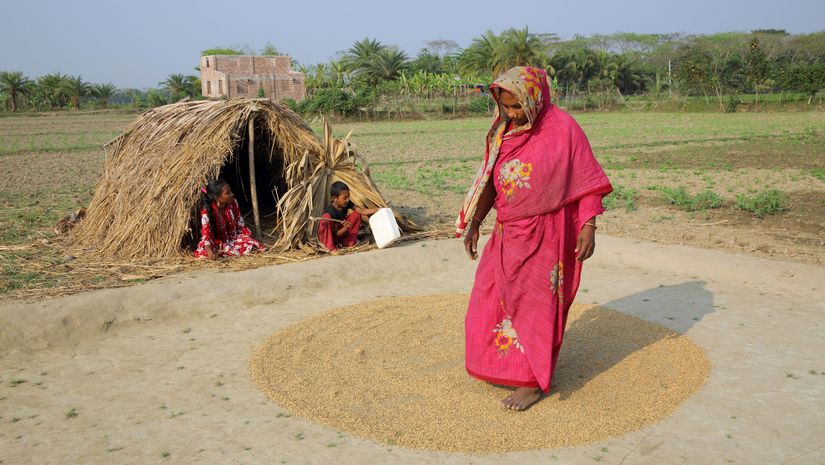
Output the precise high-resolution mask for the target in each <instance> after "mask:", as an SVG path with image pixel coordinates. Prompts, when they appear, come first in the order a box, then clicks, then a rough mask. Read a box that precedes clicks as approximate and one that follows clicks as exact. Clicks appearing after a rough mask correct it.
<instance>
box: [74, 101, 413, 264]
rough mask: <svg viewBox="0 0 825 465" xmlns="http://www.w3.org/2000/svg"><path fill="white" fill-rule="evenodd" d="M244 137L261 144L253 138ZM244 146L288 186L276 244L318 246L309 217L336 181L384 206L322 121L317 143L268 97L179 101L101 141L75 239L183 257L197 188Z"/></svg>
mask: <svg viewBox="0 0 825 465" xmlns="http://www.w3.org/2000/svg"><path fill="white" fill-rule="evenodd" d="M255 134H257V135H255ZM250 136H252V137H254V140H255V141H257V142H254V141H253V142H252V143H251V144H250V143H249V141H250V139H251V138H252V137H250ZM245 143H246V144H247V145H248V146H249V145H251V146H252V147H253V149H252V150H250V152H253V151H254V147H256V146H257V147H259V148H260V147H261V146H262V145H263V146H266V147H267V149H268V150H266V151H265V152H266V153H263V152H264V151H261V150H259V153H258V154H255V155H254V156H255V157H259V158H258V159H257V160H260V158H262V157H265V158H266V160H267V162H268V163H269V164H268V165H267V175H268V176H270V177H273V178H280V180H281V181H283V182H282V185H284V186H285V187H286V192H285V193H284V195H283V196H282V198H281V200H280V201H279V202H278V205H277V212H278V221H277V223H276V228H275V229H276V233H277V236H278V241H277V243H276V244H275V247H276V248H277V249H286V248H291V247H303V248H306V247H307V246H310V247H312V246H313V245H314V242H313V240H311V238H312V237H313V233H314V230H315V228H316V227H317V224H315V222H313V221H311V220H310V217H313V216H320V212H321V209H322V208H323V205H324V203H325V202H326V201H327V196H328V195H329V194H328V192H329V187H330V185H331V183H332V182H334V181H336V180H342V181H344V182H346V183H347V184H348V185H349V186H350V189H351V194H352V198H353V201H354V202H355V203H356V204H358V205H362V206H365V207H374V206H378V207H383V206H386V205H387V203H386V201H385V200H384V199H383V198H382V197H381V194H380V193H378V189H377V188H376V187H375V184H374V183H373V182H372V180H371V179H370V176H369V170H368V168H366V163H365V162H364V161H363V159H361V158H359V157H358V155H356V154H355V152H354V151H353V150H352V147H351V144H350V143H349V141H348V139H345V140H343V141H340V140H333V138H332V135H331V129H330V128H329V126H328V125H327V124H326V123H325V138H324V144H322V143H321V141H319V140H318V137H317V136H316V135H315V134H314V133H313V132H312V129H311V128H310V127H309V126H308V125H307V124H306V123H305V122H304V121H303V120H301V118H299V117H298V116H297V115H296V114H295V113H293V112H292V111H290V110H289V109H288V108H286V107H284V106H282V105H280V104H278V103H274V102H272V101H270V100H269V99H232V100H225V101H198V102H179V103H175V104H171V105H166V106H163V107H159V108H155V109H153V110H150V111H148V112H146V113H144V114H142V115H141V116H140V117H139V118H138V119H137V120H136V121H134V122H133V123H131V124H130V125H129V126H127V127H126V129H125V130H124V133H123V134H122V135H120V136H119V137H118V138H116V139H115V140H113V141H112V142H110V143H109V144H107V146H106V149H107V154H106V166H105V168H104V173H103V176H102V178H101V180H100V181H99V183H98V185H97V188H96V190H95V195H94V197H93V198H92V201H91V204H90V205H89V208H88V212H87V215H86V218H85V219H84V220H83V221H82V222H81V223H80V224H79V225H78V227H77V228H76V229H75V230H74V232H73V242H74V245H75V246H78V247H81V248H83V249H84V250H85V251H86V252H87V253H90V254H93V255H95V256H98V257H109V258H111V257H119V258H123V259H129V260H140V259H164V258H178V257H181V256H182V255H185V254H186V251H185V250H184V248H183V240H184V238H185V237H186V236H187V235H188V234H190V232H191V220H192V218H193V215H194V214H195V212H196V211H197V210H196V208H197V205H198V203H199V198H200V188H201V186H203V185H204V184H205V183H206V182H207V181H209V180H212V179H215V178H216V177H218V175H219V174H220V173H221V170H222V168H224V167H225V165H228V164H231V163H235V162H237V161H238V159H239V158H240V157H245V156H246V154H245V153H241V152H242V150H241V146H242V145H243V144H245ZM252 156H253V155H252V153H250V157H252ZM356 162H360V163H361V165H362V169H363V171H360V172H359V171H358V170H357V169H356ZM253 172H254V170H253ZM246 180H247V181H249V180H250V178H249V177H247V178H246ZM251 180H252V183H253V184H254V183H255V181H254V177H253V178H251ZM268 181H269V180H268ZM253 192H254V190H253ZM262 194H267V195H268V194H269V193H268V192H264V193H262ZM272 194H273V195H277V193H275V192H273V193H272ZM402 226H403V227H406V229H407V230H408V231H409V230H410V228H411V224H409V223H403V224H402Z"/></svg>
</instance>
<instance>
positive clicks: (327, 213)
mask: <svg viewBox="0 0 825 465" xmlns="http://www.w3.org/2000/svg"><path fill="white" fill-rule="evenodd" d="M330 194H331V195H332V200H331V201H330V203H329V204H327V206H326V207H324V213H323V215H321V223H320V224H319V225H318V241H319V242H320V243H321V244H322V245H323V246H324V247H326V249H327V250H328V251H329V252H330V253H331V254H333V255H338V248H339V247H352V246H354V245H355V244H356V243H357V242H358V228H360V227H361V215H366V216H369V215H372V214H373V213H375V212H377V211H378V209H377V208H361V207H356V206H355V204H353V203H352V202H351V201H350V199H349V186H347V185H346V184H344V183H343V182H341V181H336V182H334V183H332V188H331V189H330ZM350 210H352V213H348V212H349V211H350Z"/></svg>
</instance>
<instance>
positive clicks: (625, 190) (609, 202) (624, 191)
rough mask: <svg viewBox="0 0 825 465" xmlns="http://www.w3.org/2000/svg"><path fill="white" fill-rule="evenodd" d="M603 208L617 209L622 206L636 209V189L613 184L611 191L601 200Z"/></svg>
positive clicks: (627, 208)
mask: <svg viewBox="0 0 825 465" xmlns="http://www.w3.org/2000/svg"><path fill="white" fill-rule="evenodd" d="M602 205H603V206H604V208H605V210H618V209H619V208H624V209H625V210H627V211H629V212H630V211H635V210H636V208H637V207H636V189H631V188H629V187H623V186H613V192H611V193H610V195H608V196H607V197H605V198H604V199H603V200H602Z"/></svg>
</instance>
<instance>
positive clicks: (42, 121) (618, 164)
mask: <svg viewBox="0 0 825 465" xmlns="http://www.w3.org/2000/svg"><path fill="white" fill-rule="evenodd" d="M691 105H692V103H691ZM575 117H576V119H577V121H578V122H579V123H580V124H581V126H582V128H583V129H584V130H585V132H586V133H587V135H588V138H589V139H590V143H591V146H592V147H593V149H594V153H595V154H596V156H597V158H599V160H600V161H601V162H602V164H603V166H604V167H605V169H606V171H607V174H608V176H609V177H610V178H611V179H612V180H613V182H614V185H615V188H616V190H615V192H614V193H613V194H612V195H611V196H609V197H607V198H606V199H605V205H606V207H607V208H608V209H609V210H611V211H612V212H613V214H615V215H620V216H622V215H625V214H626V213H627V212H630V211H634V210H638V209H642V208H646V207H647V206H648V205H647V204H646V203H645V201H646V200H647V198H648V197H647V196H646V195H644V194H646V192H644V191H643V190H644V189H647V187H643V186H644V185H645V184H648V185H650V184H654V183H655V184H656V187H655V191H656V192H658V193H660V195H664V194H665V193H668V194H670V195H671V197H673V203H672V204H671V205H672V207H673V209H674V210H676V209H679V210H687V211H697V210H698V211H701V210H703V209H704V210H707V209H711V208H715V207H714V206H715V205H717V204H718V203H719V202H720V199H719V196H718V195H716V194H715V192H727V193H728V195H729V197H730V198H733V197H734V196H735V195H736V194H737V193H738V194H740V195H741V196H742V201H741V202H739V201H738V200H737V208H739V207H738V205H739V204H741V205H742V208H744V209H746V210H747V209H749V210H747V211H752V212H753V214H754V215H756V216H759V215H764V216H769V215H770V214H771V209H772V208H773V211H781V208H778V207H771V206H770V204H769V203H767V204H763V203H762V202H763V201H765V200H769V199H767V198H761V197H758V196H756V195H754V193H750V192H747V193H745V194H743V192H746V189H747V187H748V186H742V185H741V183H742V182H746V181H741V180H740V179H745V178H744V177H740V178H739V179H733V180H731V179H730V178H731V177H733V176H739V174H740V173H739V171H737V170H744V171H746V172H751V171H753V170H762V172H763V173H762V174H760V175H759V176H761V180H760V181H753V182H751V181H748V182H751V184H757V185H772V184H773V183H772V182H771V183H768V182H766V181H765V180H766V179H767V178H768V177H772V178H771V179H773V180H776V179H778V178H780V177H781V179H783V180H785V183H786V185H787V183H788V182H794V183H799V184H803V185H806V186H809V185H811V184H813V185H814V189H819V190H825V187H819V188H817V187H816V183H817V181H825V159H823V158H822V157H821V154H822V153H825V131H823V130H822V129H821V128H823V127H825V112H787V113H781V112H770V113H745V112H740V113H735V114H722V113H680V112H672V113H629V112H613V113H601V112H593V113H577V114H575ZM134 118H135V114H118V113H106V114H93V115H89V114H79V115H72V114H58V115H56V116H54V115H48V116H47V115H43V116H40V117H37V118H32V117H25V116H24V117H18V116H8V117H4V118H0V161H2V163H0V245H3V246H18V245H19V246H25V245H28V244H32V243H37V241H41V240H44V239H48V240H51V239H53V233H52V232H51V229H52V227H53V226H54V224H55V223H56V222H57V221H59V220H60V219H61V218H63V217H64V216H66V215H68V214H70V213H71V212H73V211H75V210H77V209H78V208H80V207H83V206H87V205H88V203H89V200H90V199H91V197H92V194H93V190H94V186H95V184H96V182H97V181H98V179H99V177H100V175H101V174H102V169H103V161H104V158H105V154H104V151H103V148H102V146H103V144H104V143H105V142H108V141H109V140H111V139H112V138H113V137H114V136H115V135H117V134H118V133H119V132H120V131H121V130H122V129H123V128H124V127H125V126H126V124H128V123H129V122H131V121H132V120H133V119H134ZM313 124H314V128H315V129H316V130H319V129H320V124H319V123H318V122H314V123H313ZM489 124H490V118H489V117H478V118H462V119H452V120H418V121H384V122H369V123H361V122H347V123H337V124H335V125H334V128H333V129H334V132H335V135H336V136H338V137H340V136H343V135H345V134H346V133H347V132H349V131H350V130H352V131H353V139H352V140H353V142H354V143H355V145H356V148H357V150H358V151H359V153H360V154H362V155H364V156H365V157H366V158H367V160H368V161H369V164H370V167H371V170H372V173H373V177H374V179H375V180H376V182H377V184H378V186H379V188H381V189H382V191H384V193H385V194H386V195H387V197H388V198H389V200H390V201H391V202H392V203H393V204H395V205H397V206H403V207H408V208H407V211H405V213H409V214H410V215H411V216H412V217H413V218H414V219H415V220H416V221H418V222H420V223H422V224H423V225H424V226H431V225H433V226H435V225H444V224H447V223H451V222H452V220H453V219H454V218H455V214H456V213H457V211H458V209H459V206H460V204H461V202H462V200H463V196H464V194H465V193H466V190H467V188H468V187H469V184H470V182H471V180H472V178H473V176H474V175H475V172H476V170H477V168H478V165H479V162H480V160H481V158H482V156H483V153H484V138H485V134H486V132H487V130H488V128H489ZM785 170H792V172H790V173H786V171H785ZM765 171H767V173H764V172H765ZM786 174H788V175H791V176H792V177H794V179H796V180H791V181H787V179H788V176H786ZM726 176H727V178H726ZM751 179H753V178H751ZM681 185H686V187H685V190H684V191H683V192H680V191H679V190H678V189H679V188H678V186H681ZM660 187H661V188H662V189H670V191H665V190H660ZM783 188H784V187H783ZM786 190H787V189H786ZM640 191H642V192H641V194H640ZM780 207H781V205H780ZM819 208H820V210H821V209H822V208H825V204H823V205H821V206H820V207H819ZM642 216H643V215H636V216H634V218H637V217H638V218H641V217H642ZM819 216H825V215H817V212H816V211H814V212H813V215H808V217H813V218H818V217H819ZM661 217H662V218H664V216H661ZM681 218H682V217H681V216H677V217H675V218H673V219H672V220H673V222H674V226H676V225H678V222H679V221H681V220H682V219H681ZM620 221H638V220H634V219H630V220H628V219H627V218H625V217H624V216H622V218H621V220H620ZM654 221H656V220H654ZM669 221H670V220H669ZM816 221H819V220H816ZM794 224H795V223H794ZM790 233H793V231H790V232H789V234H790ZM65 255H66V253H65V250H64V249H63V248H62V246H61V245H60V244H50V245H46V246H38V247H36V248H35V249H29V250H2V249H0V297H4V296H17V295H31V294H32V293H37V292H41V291H42V292H44V293H46V292H49V290H52V289H63V288H65V287H70V286H73V287H75V288H78V287H83V288H87V289H96V288H102V287H107V286H113V285H121V286H122V285H125V284H127V283H126V282H124V281H122V280H121V279H120V277H119V276H117V275H116V273H104V272H98V273H96V274H93V275H89V276H85V275H84V276H83V277H80V276H79V273H75V272H73V271H72V265H71V263H65V262H64V258H65ZM33 265H36V266H33ZM135 281H136V282H141V281H143V279H136V280H135ZM128 284H133V283H128ZM55 292H56V291H55Z"/></svg>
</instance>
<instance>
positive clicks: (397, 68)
mask: <svg viewBox="0 0 825 465" xmlns="http://www.w3.org/2000/svg"><path fill="white" fill-rule="evenodd" d="M408 61H409V60H408V59H407V54H406V53H404V52H402V51H400V50H396V49H392V48H385V49H383V50H380V51H378V52H377V53H374V54H372V55H371V56H370V59H369V61H368V62H367V63H366V64H365V65H364V67H363V70H364V73H365V74H366V75H367V77H368V79H369V80H370V81H371V82H379V81H392V80H394V79H396V78H397V77H398V76H399V75H400V74H401V71H403V70H404V69H406V68H407V64H408Z"/></svg>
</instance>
